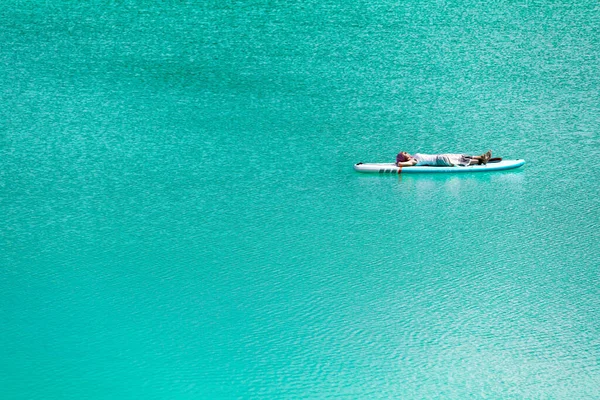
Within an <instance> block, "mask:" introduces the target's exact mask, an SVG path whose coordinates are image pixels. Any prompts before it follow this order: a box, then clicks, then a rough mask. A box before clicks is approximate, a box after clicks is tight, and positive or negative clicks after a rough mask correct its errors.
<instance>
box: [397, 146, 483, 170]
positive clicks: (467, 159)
mask: <svg viewBox="0 0 600 400" xmlns="http://www.w3.org/2000/svg"><path fill="white" fill-rule="evenodd" d="M490 158H492V151H491V150H488V152H487V153H484V154H482V155H480V156H471V155H468V154H422V153H416V154H414V155H411V154H408V153H407V152H405V151H401V152H400V153H398V155H397V156H396V166H398V167H412V166H413V165H432V166H443V167H455V166H459V167H466V166H467V165H473V164H484V165H485V164H487V163H488V161H489V160H490Z"/></svg>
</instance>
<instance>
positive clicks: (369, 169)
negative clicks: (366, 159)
mask: <svg viewBox="0 0 600 400" xmlns="http://www.w3.org/2000/svg"><path fill="white" fill-rule="evenodd" d="M490 161H491V160H490ZM524 164H525V160H501V161H497V162H489V163H487V165H469V166H467V167H432V166H429V165H416V166H412V167H397V166H396V164H394V163H358V164H354V169H355V170H356V171H358V172H364V173H371V174H373V173H375V174H386V173H387V174H419V173H440V172H441V173H452V174H453V173H460V172H490V171H504V170H507V169H514V168H519V167H521V166H523V165H524Z"/></svg>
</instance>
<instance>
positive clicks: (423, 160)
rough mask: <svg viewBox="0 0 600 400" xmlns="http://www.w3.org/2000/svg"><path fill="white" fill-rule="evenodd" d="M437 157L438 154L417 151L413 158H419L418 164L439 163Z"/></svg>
mask: <svg viewBox="0 0 600 400" xmlns="http://www.w3.org/2000/svg"><path fill="white" fill-rule="evenodd" d="M437 157H438V156H437V154H421V153H417V154H414V155H413V158H414V159H415V160H417V164H416V165H437Z"/></svg>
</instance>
